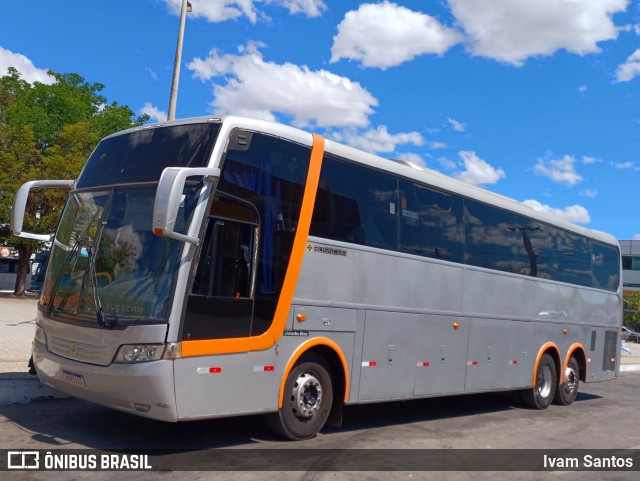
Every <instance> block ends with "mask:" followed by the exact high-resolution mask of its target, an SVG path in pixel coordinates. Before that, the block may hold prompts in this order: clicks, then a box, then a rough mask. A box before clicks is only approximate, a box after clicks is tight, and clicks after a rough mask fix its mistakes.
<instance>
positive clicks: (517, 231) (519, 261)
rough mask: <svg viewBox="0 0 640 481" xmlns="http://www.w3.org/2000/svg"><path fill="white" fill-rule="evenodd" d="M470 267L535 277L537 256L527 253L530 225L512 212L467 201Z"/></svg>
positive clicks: (466, 237)
mask: <svg viewBox="0 0 640 481" xmlns="http://www.w3.org/2000/svg"><path fill="white" fill-rule="evenodd" d="M465 224H466V225H465V227H466V233H465V241H466V255H465V260H466V263H467V264H471V265H473V266H478V267H485V268H487V269H496V270H499V271H505V272H513V273H515V274H524V275H534V276H535V274H536V271H535V268H534V266H535V265H536V259H535V253H527V247H526V239H527V237H526V235H523V232H525V233H526V232H527V231H526V226H523V225H522V224H521V222H520V221H519V219H518V217H517V216H516V215H515V214H512V213H511V212H507V211H503V210H498V209H496V208H494V207H492V206H490V205H487V204H482V203H480V202H475V201H470V200H465Z"/></svg>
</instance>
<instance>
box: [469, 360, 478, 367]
mask: <svg viewBox="0 0 640 481" xmlns="http://www.w3.org/2000/svg"><path fill="white" fill-rule="evenodd" d="M477 365H478V361H467V366H477Z"/></svg>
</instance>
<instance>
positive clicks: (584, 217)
mask: <svg viewBox="0 0 640 481" xmlns="http://www.w3.org/2000/svg"><path fill="white" fill-rule="evenodd" d="M522 203H523V204H525V205H528V206H529V207H531V208H532V209H533V210H535V211H538V212H544V213H547V214H551V215H553V216H556V217H559V218H561V219H563V220H566V221H568V222H575V223H578V224H588V223H589V222H591V217H590V216H589V212H588V211H587V209H585V208H584V207H582V206H581V205H571V206H569V207H565V208H564V209H557V208H554V207H550V206H548V205H546V204H542V203H540V202H538V201H537V200H525V201H524V202H522Z"/></svg>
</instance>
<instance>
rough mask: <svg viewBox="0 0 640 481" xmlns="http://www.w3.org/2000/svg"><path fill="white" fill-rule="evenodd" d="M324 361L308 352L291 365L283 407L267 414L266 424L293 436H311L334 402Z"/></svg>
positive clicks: (322, 421)
mask: <svg viewBox="0 0 640 481" xmlns="http://www.w3.org/2000/svg"><path fill="white" fill-rule="evenodd" d="M329 371H330V369H329V367H328V366H327V363H326V362H325V361H324V359H322V358H321V357H320V356H317V355H315V354H307V355H305V356H303V357H302V358H301V359H300V361H299V362H298V363H297V364H296V365H295V366H294V368H293V369H292V370H291V372H290V373H289V375H288V376H287V380H286V382H285V386H284V399H283V401H282V408H281V409H280V410H279V411H278V412H277V413H272V414H268V415H267V417H266V419H267V424H268V425H269V427H270V428H271V429H272V430H273V431H274V432H275V433H276V434H278V435H280V436H283V437H285V438H288V439H292V440H302V439H309V438H312V437H314V436H315V435H316V434H318V432H319V431H320V430H321V429H322V427H323V426H324V425H325V423H326V422H327V419H328V418H329V414H330V413H331V405H332V403H333V384H332V380H331V375H330V374H329Z"/></svg>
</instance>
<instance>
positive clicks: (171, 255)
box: [41, 187, 196, 326]
mask: <svg viewBox="0 0 640 481" xmlns="http://www.w3.org/2000/svg"><path fill="white" fill-rule="evenodd" d="M187 189H189V190H190V191H191V192H190V194H191V195H187V196H185V199H186V200H185V204H184V205H189V204H190V203H191V202H190V201H192V200H193V198H194V197H195V190H196V189H195V188H194V187H191V188H187ZM154 196H155V187H141V188H132V189H114V190H109V191H106V192H105V191H98V192H81V193H73V194H72V195H71V196H70V197H69V200H68V202H67V206H66V208H65V210H64V213H63V215H62V218H61V220H60V226H59V228H58V232H57V235H56V237H55V240H54V245H53V248H52V251H51V259H50V268H49V271H48V274H47V279H46V280H45V285H44V290H43V296H42V299H41V306H43V308H45V309H46V311H47V313H48V314H50V315H53V316H58V315H66V316H73V318H75V319H78V320H81V319H84V320H88V321H92V322H98V324H105V325H106V326H110V325H114V324H123V323H124V324H130V323H132V322H135V323H139V322H159V321H160V322H164V321H165V320H166V316H167V314H168V310H167V306H168V299H169V297H170V296H169V292H170V289H171V283H172V280H173V276H174V272H175V268H176V263H177V259H178V258H179V255H178V252H177V249H178V248H179V247H180V245H181V243H180V242H178V241H175V240H172V239H169V238H166V237H157V236H155V235H153V234H152V232H151V229H150V223H151V214H152V210H153V200H154ZM184 205H183V207H182V209H181V213H180V217H181V218H183V219H184V217H185V216H184V214H185V213H186V212H188V211H190V210H191V209H189V208H186V209H185V207H184Z"/></svg>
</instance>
